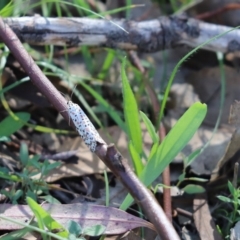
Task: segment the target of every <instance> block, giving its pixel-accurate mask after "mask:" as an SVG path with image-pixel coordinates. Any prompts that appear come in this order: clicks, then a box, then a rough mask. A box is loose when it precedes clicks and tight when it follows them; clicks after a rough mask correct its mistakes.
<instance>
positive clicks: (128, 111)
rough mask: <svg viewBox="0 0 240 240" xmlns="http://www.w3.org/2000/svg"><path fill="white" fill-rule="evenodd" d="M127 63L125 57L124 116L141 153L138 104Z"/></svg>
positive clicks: (122, 70)
mask: <svg viewBox="0 0 240 240" xmlns="http://www.w3.org/2000/svg"><path fill="white" fill-rule="evenodd" d="M125 65H126V60H125V59H124V60H123V63H122V66H121V77H122V90H123V108H124V117H125V121H126V124H127V129H128V134H129V138H130V140H131V141H132V142H133V145H134V147H135V149H136V151H137V152H138V153H139V154H141V153H142V134H141V127H140V121H139V114H138V106H137V102H136V100H135V97H134V94H133V92H132V89H131V87H130V84H129V82H128V79H127V76H126V73H125Z"/></svg>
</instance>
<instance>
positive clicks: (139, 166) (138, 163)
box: [128, 141, 144, 176]
mask: <svg viewBox="0 0 240 240" xmlns="http://www.w3.org/2000/svg"><path fill="white" fill-rule="evenodd" d="M128 149H129V152H130V155H131V158H132V161H133V165H134V169H135V172H136V174H137V176H140V173H141V172H142V170H143V168H144V165H143V163H142V160H141V157H140V156H139V154H138V152H137V151H136V149H135V147H134V146H133V143H132V141H130V143H129V145H128Z"/></svg>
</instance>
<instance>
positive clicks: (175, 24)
mask: <svg viewBox="0 0 240 240" xmlns="http://www.w3.org/2000/svg"><path fill="white" fill-rule="evenodd" d="M4 22H5V23H7V24H8V25H9V26H10V28H12V30H13V31H14V32H15V33H16V34H17V36H18V37H19V38H20V39H21V41H23V42H27V43H29V44H34V45H49V44H53V45H58V46H64V45H68V46H82V45H86V46H98V47H108V48H118V49H123V50H136V51H141V52H157V51H160V50H163V49H168V48H174V47H177V46H179V45H182V44H185V45H187V46H191V47H196V46H198V45H199V44H201V43H203V42H205V41H207V40H209V39H210V38H211V37H214V36H216V35H218V34H220V33H223V32H226V31H229V30H230V29H231V28H230V27H226V26H220V25H215V24H210V23H205V22H202V21H199V20H196V19H193V18H187V17H184V16H170V17H161V18H158V19H154V20H149V21H142V22H136V21H127V20H113V21H109V20H99V19H90V18H44V17H40V16H34V17H21V18H5V19H4ZM123 29H125V31H124V30H123ZM239 39H240V30H238V29H237V30H234V31H232V32H229V33H228V34H226V35H224V36H222V37H221V38H219V39H217V40H214V41H212V42H211V43H208V44H207V45H205V46H204V47H203V48H204V49H208V50H211V51H220V52H223V53H227V52H234V51H240V40H239Z"/></svg>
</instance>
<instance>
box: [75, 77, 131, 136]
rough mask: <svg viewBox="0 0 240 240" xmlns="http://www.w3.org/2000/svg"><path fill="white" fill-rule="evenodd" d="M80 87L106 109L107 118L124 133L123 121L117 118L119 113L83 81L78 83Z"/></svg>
mask: <svg viewBox="0 0 240 240" xmlns="http://www.w3.org/2000/svg"><path fill="white" fill-rule="evenodd" d="M78 83H79V84H80V85H82V86H83V87H84V88H85V89H86V90H87V91H88V92H89V93H90V94H91V95H92V96H93V97H94V98H95V99H96V100H97V101H98V102H99V103H100V104H102V106H103V107H104V108H105V109H106V112H107V113H108V114H109V116H110V117H111V118H112V119H113V120H114V121H115V122H116V123H117V125H118V126H119V127H120V128H121V129H122V130H123V131H125V132H127V131H126V125H125V123H124V122H123V120H122V119H121V118H120V117H119V113H118V112H117V111H116V110H114V108H113V107H112V106H111V105H110V104H109V103H108V102H107V101H106V100H105V99H104V98H103V97H102V96H101V95H100V94H99V93H98V92H96V91H95V90H94V89H93V88H91V87H89V86H88V85H87V84H86V83H84V82H83V81H81V82H80V81H79V82H78Z"/></svg>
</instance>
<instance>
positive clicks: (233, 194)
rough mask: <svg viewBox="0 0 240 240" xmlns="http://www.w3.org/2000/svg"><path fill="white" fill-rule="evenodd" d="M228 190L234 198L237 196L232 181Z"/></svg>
mask: <svg viewBox="0 0 240 240" xmlns="http://www.w3.org/2000/svg"><path fill="white" fill-rule="evenodd" d="M228 189H229V191H230V193H231V194H232V196H235V192H236V191H235V188H234V187H233V185H232V183H231V182H230V181H228Z"/></svg>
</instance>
